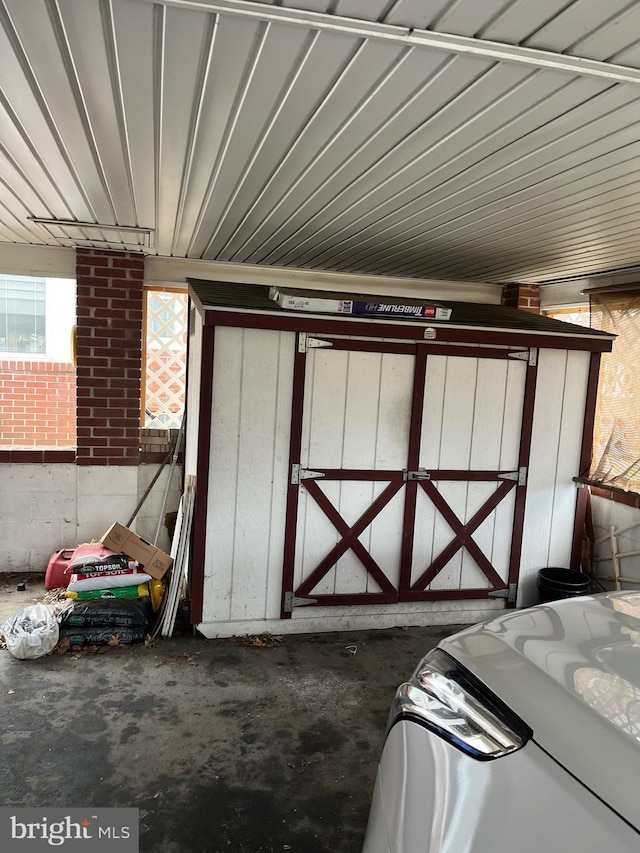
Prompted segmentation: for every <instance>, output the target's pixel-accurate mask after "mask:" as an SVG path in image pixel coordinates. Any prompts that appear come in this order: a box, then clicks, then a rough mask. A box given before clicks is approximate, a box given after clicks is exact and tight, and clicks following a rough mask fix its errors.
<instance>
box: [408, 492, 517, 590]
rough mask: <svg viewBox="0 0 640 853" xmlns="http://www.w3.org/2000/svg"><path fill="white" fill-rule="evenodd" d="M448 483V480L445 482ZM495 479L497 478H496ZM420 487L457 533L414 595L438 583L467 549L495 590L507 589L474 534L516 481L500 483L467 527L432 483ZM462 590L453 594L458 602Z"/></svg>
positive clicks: (435, 561) (413, 586) (412, 588)
mask: <svg viewBox="0 0 640 853" xmlns="http://www.w3.org/2000/svg"><path fill="white" fill-rule="evenodd" d="M443 479H444V478H443ZM447 479H453V478H447ZM494 479H495V477H494ZM419 485H420V486H421V487H422V488H423V489H424V491H425V492H426V494H427V496H428V497H429V499H430V500H431V503H432V504H433V505H434V506H435V508H436V509H437V510H438V512H439V513H440V515H441V516H442V517H443V518H444V520H445V521H446V522H447V524H448V525H449V527H450V528H451V529H452V531H453V533H454V538H453V539H452V541H451V542H450V543H449V545H447V547H446V548H445V549H444V550H443V551H442V552H441V553H440V554H439V555H438V556H437V557H436V559H435V560H434V561H433V562H432V563H431V565H430V566H429V568H428V569H426V571H424V572H423V573H422V575H420V577H419V578H418V580H417V581H416V582H415V583H414V584H413V585H412V587H411V591H412V592H416V591H418V590H420V591H425V589H426V587H427V586H428V585H429V584H430V583H431V581H433V580H434V578H435V577H436V575H438V574H439V573H440V572H441V571H442V570H443V569H444V567H445V566H446V565H447V564H448V563H449V562H450V561H451V560H452V559H453V557H454V556H455V555H456V554H457V553H458V551H459V550H460V549H461V548H466V549H467V551H468V552H469V554H470V555H471V556H472V557H473V559H474V560H475V561H476V563H477V564H478V566H479V568H480V569H481V571H482V572H483V573H484V574H485V575H486V577H487V579H488V580H489V581H490V582H491V584H492V586H493V588H494V589H501V588H503V587H504V582H503V580H502V578H501V577H500V575H499V574H498V573H497V572H496V570H495V569H494V568H493V566H492V565H491V563H490V562H489V560H488V559H487V557H485V555H484V553H483V552H482V551H481V549H480V548H479V547H478V545H476V543H475V541H474V539H473V537H472V534H473V533H474V532H475V531H476V530H477V528H478V527H480V525H481V524H482V522H483V521H485V520H486V519H487V518H488V517H489V516H490V515H491V513H492V512H493V510H494V509H495V508H496V507H497V506H498V504H499V503H500V502H501V501H502V500H503V498H505V497H506V496H507V494H508V493H509V492H510V491H511V489H512V488H513V487H514V486H515V481H514V480H505V481H504V482H502V483H500V485H499V486H498V488H497V489H496V490H495V492H494V493H493V494H492V495H491V496H490V497H489V499H488V500H487V501H485V503H484V504H483V505H482V506H481V507H480V509H479V510H478V511H477V512H476V514H475V515H474V516H473V518H471V519H469V521H468V522H467V523H466V524H463V523H462V521H460V519H459V518H458V516H457V515H456V514H455V512H454V511H453V510H452V509H451V507H450V506H449V504H448V503H447V501H446V500H445V499H444V498H443V496H442V495H441V494H440V492H439V491H438V490H437V489H436V487H435V486H434V485H433V483H432V482H431V480H421V481H420V482H419ZM459 591H460V590H451V591H450V592H451V593H454V595H452V596H451V597H452V598H457V593H458V592H459Z"/></svg>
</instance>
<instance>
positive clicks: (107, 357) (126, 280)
mask: <svg viewBox="0 0 640 853" xmlns="http://www.w3.org/2000/svg"><path fill="white" fill-rule="evenodd" d="M76 279H77V294H78V295H77V314H78V319H77V324H78V325H77V338H76V356H77V434H78V451H77V461H78V464H79V465H137V464H138V462H139V455H140V438H139V430H140V399H141V389H140V382H141V373H142V298H143V293H142V284H143V280H144V257H143V256H142V255H141V254H138V253H132V252H109V251H103V250H100V249H78V250H77V253H76Z"/></svg>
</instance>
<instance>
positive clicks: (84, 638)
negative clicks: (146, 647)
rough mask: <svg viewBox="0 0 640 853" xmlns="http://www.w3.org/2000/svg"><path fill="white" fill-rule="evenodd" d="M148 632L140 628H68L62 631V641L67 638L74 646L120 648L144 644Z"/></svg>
mask: <svg viewBox="0 0 640 853" xmlns="http://www.w3.org/2000/svg"><path fill="white" fill-rule="evenodd" d="M145 634H146V630H145V628H142V627H139V626H133V627H129V628H119V627H115V626H113V627H101V628H100V627H86V626H78V627H73V628H72V627H68V628H64V627H63V628H61V629H60V639H61V640H63V639H64V638H65V637H66V638H67V639H68V640H69V643H70V644H71V645H72V646H119V645H126V644H128V643H144V638H145Z"/></svg>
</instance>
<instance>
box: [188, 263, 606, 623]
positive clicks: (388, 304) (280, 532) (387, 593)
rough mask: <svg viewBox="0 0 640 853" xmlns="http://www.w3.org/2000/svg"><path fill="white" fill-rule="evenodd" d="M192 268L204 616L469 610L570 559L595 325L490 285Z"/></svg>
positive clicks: (602, 347)
mask: <svg viewBox="0 0 640 853" xmlns="http://www.w3.org/2000/svg"><path fill="white" fill-rule="evenodd" d="M189 289H190V297H191V305H192V307H191V312H190V332H189V378H188V402H187V429H186V436H187V437H186V450H185V470H186V473H187V474H195V475H196V477H197V484H198V485H197V496H196V508H195V519H194V531H193V540H192V553H191V577H190V599H191V619H192V622H193V623H194V624H195V625H196V626H197V628H198V629H199V631H200V632H201V633H202V634H204V635H205V636H206V637H224V636H231V635H234V634H245V633H252V634H254V633H262V632H272V633H279V634H281V633H289V632H307V631H314V632H315V631H323V630H347V629H363V628H370V627H381V628H382V627H389V626H394V625H418V624H419V625H429V624H440V623H448V624H451V623H463V622H473V621H478V620H480V619H482V618H484V617H485V616H486V615H490V614H488V611H491V610H496V609H502V608H504V607H514V606H522V605H527V604H530V603H533V602H534V600H535V597H536V590H535V582H536V576H537V571H538V570H539V569H540V568H543V567H545V566H548V565H557V566H569V565H570V564H571V561H572V559H573V562H574V564H577V560H578V559H579V552H580V536H579V534H576V533H575V531H576V530H578V526H576V515H577V513H576V508H577V505H578V504H579V499H578V489H577V487H576V485H575V483H574V478H575V477H577V476H578V475H579V474H580V473H581V472H582V471H584V470H586V468H587V467H588V461H589V453H590V437H591V427H592V423H593V416H594V408H595V397H596V390H597V380H598V369H599V363H600V357H601V353H603V352H606V351H609V350H610V349H611V346H612V336H611V335H608V334H605V333H602V332H598V331H594V330H592V329H586V328H582V327H579V326H574V325H571V324H567V323H562V322H560V321H556V320H552V319H549V318H546V317H541V316H538V315H535V314H530V313H527V312H524V311H519V310H517V309H511V308H506V307H503V306H496V305H486V304H475V303H474V304H471V303H462V302H442V301H440V300H438V302H437V303H435V304H434V303H430V302H429V300H425V301H420V300H415V299H409V300H406V299H398V298H393V297H386V296H385V297H383V296H379V295H376V296H363V295H361V294H346V293H327V292H324V291H322V292H311V291H304V292H302V293H296V292H295V291H294V292H285V293H284V294H282V293H281V292H280V293H279V292H278V291H275V292H274V289H273V288H272V289H271V291H270V289H269V287H267V286H265V285H258V284H251V285H249V284H247V285H241V284H226V283H220V282H209V281H200V280H196V279H189ZM280 303H282V304H280ZM283 306H289V307H283ZM436 309H438V310H437V311H436ZM344 311H349V312H351V313H335V312H344ZM358 311H362V312H364V313H362V314H358V313H357V312H358ZM429 315H431V316H429ZM436 318H438V319H436Z"/></svg>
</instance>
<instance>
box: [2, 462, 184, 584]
mask: <svg viewBox="0 0 640 853" xmlns="http://www.w3.org/2000/svg"><path fill="white" fill-rule="evenodd" d="M158 467H159V466H158V465H157V464H153V465H140V466H132V465H127V466H109V467H106V466H105V467H97V466H86V467H84V466H80V465H75V464H74V463H59V464H53V465H52V464H46V463H45V464H20V463H10V464H0V573H2V572H20V573H22V572H25V573H27V572H43V571H44V570H45V569H46V567H47V562H48V560H49V557H50V556H51V554H52V553H53V552H54V551H57V550H59V549H60V548H73V547H75V546H76V545H79V544H80V543H82V542H91V541H92V540H97V539H99V538H100V536H101V535H102V534H103V533H104V532H105V530H107V529H108V528H109V527H110V526H111V525H112V524H113V522H114V521H119V522H120V523H121V524H126V523H127V521H128V520H129V518H130V516H131V515H132V513H133V511H134V510H135V508H136V506H137V504H138V501H139V500H140V498H141V497H142V495H143V494H144V492H145V490H146V488H147V486H148V485H149V483H150V482H151V479H152V478H153V476H154V475H155V473H156V471H157V469H158ZM168 477H169V466H166V467H165V469H164V470H163V472H162V474H161V476H160V477H159V479H158V480H157V482H156V484H155V486H154V488H153V490H152V492H151V493H150V495H149V497H148V498H147V500H146V501H145V503H144V505H143V507H142V509H141V511H140V514H139V516H138V517H137V519H136V521H135V522H134V524H132V525H131V526H132V528H133V529H134V530H135V531H136V533H138V535H139V536H142V537H143V538H144V539H147V540H148V541H153V540H154V537H155V532H156V528H157V522H158V517H159V515H160V512H161V508H162V500H163V497H164V494H165V491H166V486H167V480H168ZM180 491H181V476H180V472H179V470H177V469H176V470H174V473H173V476H172V478H171V483H170V487H169V491H168V495H167V507H166V508H167V510H171V509H175V507H176V506H177V505H178V502H179V499H180ZM157 544H158V546H159V547H160V548H162V549H163V550H164V551H169V550H170V544H171V543H170V541H169V536H168V534H167V531H166V528H165V526H164V518H163V519H162V523H161V527H160V535H159V537H158V542H157Z"/></svg>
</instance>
